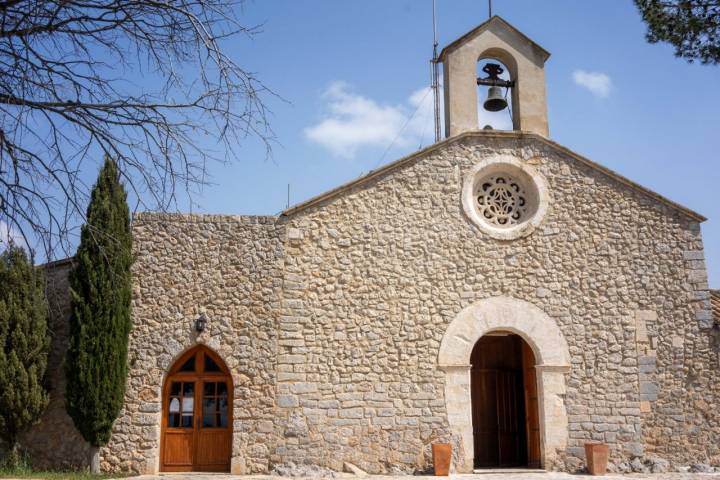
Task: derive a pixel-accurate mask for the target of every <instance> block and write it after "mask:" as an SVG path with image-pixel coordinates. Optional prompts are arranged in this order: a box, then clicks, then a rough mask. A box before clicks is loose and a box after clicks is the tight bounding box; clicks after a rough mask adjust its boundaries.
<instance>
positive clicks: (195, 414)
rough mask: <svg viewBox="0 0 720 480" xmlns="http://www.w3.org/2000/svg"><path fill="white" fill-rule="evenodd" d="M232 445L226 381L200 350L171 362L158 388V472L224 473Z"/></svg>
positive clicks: (213, 359) (222, 369)
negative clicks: (160, 391)
mask: <svg viewBox="0 0 720 480" xmlns="http://www.w3.org/2000/svg"><path fill="white" fill-rule="evenodd" d="M231 446H232V379H231V377H230V374H229V372H228V370H227V367H226V366H225V364H224V363H223V362H222V360H220V358H219V357H218V356H217V355H215V354H214V353H213V352H211V351H210V350H209V349H207V348H206V347H203V346H198V347H195V348H193V349H192V350H190V351H188V352H187V353H185V354H184V355H183V356H182V357H180V359H179V360H178V361H177V362H175V365H174V366H173V367H172V369H171V370H170V373H169V375H168V377H167V380H166V381H165V386H164V388H163V419H162V439H161V445H160V449H161V452H162V454H161V464H162V466H161V470H162V471H165V472H190V471H194V472H228V471H230V454H231Z"/></svg>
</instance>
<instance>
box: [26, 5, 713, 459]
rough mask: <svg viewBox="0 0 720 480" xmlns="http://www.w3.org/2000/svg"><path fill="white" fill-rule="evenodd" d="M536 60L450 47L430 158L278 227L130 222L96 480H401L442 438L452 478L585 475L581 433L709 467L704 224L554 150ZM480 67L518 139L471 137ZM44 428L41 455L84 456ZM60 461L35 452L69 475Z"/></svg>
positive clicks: (515, 51) (514, 41) (276, 219)
mask: <svg viewBox="0 0 720 480" xmlns="http://www.w3.org/2000/svg"><path fill="white" fill-rule="evenodd" d="M548 56H549V54H548V53H547V52H545V51H544V50H543V49H542V48H540V47H539V46H538V45H536V44H535V43H534V42H532V41H531V40H529V39H528V38H527V37H525V36H524V35H523V34H521V33H520V32H518V31H517V30H516V29H515V28H513V27H512V26H510V25H509V24H508V23H506V22H505V21H504V20H502V19H500V18H498V17H493V18H492V19H490V20H489V21H487V22H485V23H483V24H482V25H480V26H479V27H477V28H476V29H474V30H473V31H471V32H469V33H468V34H466V35H465V36H463V37H461V38H460V39H459V40H457V41H456V42H454V43H452V44H451V45H449V46H448V47H447V48H445V50H443V53H442V55H441V60H442V61H443V64H444V72H445V74H444V78H445V105H446V112H445V115H446V119H445V120H446V121H445V125H446V136H447V138H446V139H445V140H443V141H441V142H439V143H436V144H434V145H432V146H430V147H428V148H425V149H423V150H421V151H418V152H416V153H413V154H411V155H409V156H407V157H405V158H402V159H400V160H398V161H396V162H394V163H391V164H389V165H387V166H385V167H383V168H381V169H379V170H376V171H373V172H371V173H369V174H367V175H365V176H364V177H362V178H359V179H357V180H355V181H353V182H351V183H349V184H346V185H343V186H341V187H339V188H337V189H335V190H332V191H330V192H327V193H325V194H322V195H320V196H318V197H315V198H313V199H310V200H308V201H306V202H304V203H302V204H300V205H297V206H295V207H292V208H290V209H288V210H286V211H284V212H282V213H281V214H280V215H278V216H265V217H258V216H224V215H175V214H156V213H143V214H139V215H137V216H136V217H135V218H134V220H133V230H134V235H135V249H136V255H137V261H136V263H135V266H134V298H133V322H134V327H133V330H132V333H131V338H130V353H129V359H128V361H129V365H130V375H129V378H128V384H127V394H126V403H125V407H124V410H123V412H122V414H121V416H120V418H119V419H118V420H117V422H116V423H115V427H114V431H115V433H114V434H113V436H112V439H111V441H110V443H109V445H107V446H106V447H104V448H103V449H102V450H101V464H102V467H103V468H104V469H106V470H110V471H133V472H141V473H153V472H158V471H173V470H228V471H231V472H233V473H257V472H267V471H269V470H271V469H272V468H273V466H274V465H277V464H283V463H288V462H296V463H307V464H313V465H319V466H323V467H327V468H331V469H334V470H342V469H343V468H344V464H345V463H352V464H354V465H357V466H358V467H360V468H361V469H363V470H366V471H368V472H371V473H382V472H407V473H412V472H416V471H422V470H426V469H428V468H429V467H430V465H431V460H430V446H431V444H432V443H434V442H441V441H442V442H450V443H451V444H452V446H453V457H454V458H453V468H454V469H455V470H456V471H458V472H468V471H472V470H473V469H474V468H477V467H483V466H500V467H502V466H510V465H513V466H530V467H540V468H545V469H556V470H567V471H575V470H577V469H579V468H580V467H581V465H582V464H583V462H584V452H583V445H584V443H586V442H588V441H600V442H605V443H607V444H609V445H610V451H611V454H610V460H611V463H612V466H613V467H614V468H616V469H622V468H624V466H623V465H624V464H625V463H627V462H630V461H631V460H632V459H634V458H641V459H642V458H649V457H659V458H663V459H665V460H667V461H669V462H671V464H673V465H675V466H680V465H689V464H693V463H711V464H717V463H720V415H719V414H718V404H719V403H720V369H719V364H718V336H717V332H718V330H720V327H718V326H717V325H715V323H714V319H713V314H712V310H711V302H710V291H709V289H708V284H707V275H706V271H705V262H704V254H703V244H702V237H701V231H700V224H701V223H702V222H703V221H704V220H705V219H704V218H703V217H702V216H701V215H699V214H697V213H695V212H693V211H690V210H688V209H687V208H684V207H682V206H680V205H677V204H675V203H673V202H672V201H670V200H667V199H665V198H663V197H661V196H660V195H658V194H656V193H653V192H651V191H649V190H647V189H645V188H643V187H642V186H640V185H638V184H636V183H634V182H632V181H630V180H628V179H625V178H623V177H621V176H620V175H618V174H616V173H614V172H612V171H610V170H608V169H606V168H604V167H602V166H600V165H598V164H596V163H593V162H592V161H590V160H588V159H586V158H584V157H582V156H580V155H578V154H576V153H574V152H572V151H571V150H569V149H567V148H565V147H563V146H561V145H558V144H557V143H555V142H553V141H552V140H550V139H549V138H548V125H547V114H546V103H545V83H544V63H545V61H546V60H547V58H548ZM483 58H495V59H498V60H500V61H502V62H503V63H504V64H505V65H506V66H507V68H508V70H509V72H510V75H511V78H512V79H514V80H515V82H516V83H515V87H514V88H513V89H512V94H513V96H512V99H513V102H512V106H513V119H514V130H513V131H495V130H480V129H479V128H478V121H477V85H476V76H477V75H476V68H477V62H478V59H483ZM66 266H67V265H66V264H65V266H63V265H60V266H58V269H61V270H62V268H65V270H62V271H63V272H65V271H66ZM57 276H58V277H62V275H60V274H58V275H57ZM56 285H61V282H60V280H58V281H57V283H56ZM58 288H61V287H58ZM63 301H65V300H63V299H61V300H59V301H58V302H59V303H60V304H61V306H62V302H63ZM63 315H66V311H65V312H64V313H61V314H60V315H59V318H61V320H60V322H61V323H62V318H64V317H63ZM199 319H200V320H201V321H204V322H206V325H205V327H204V329H202V328H198V327H199V325H198V320H199ZM201 323H202V322H201ZM200 327H202V325H200ZM198 330H202V331H198ZM56 349H60V350H58V352H59V353H58V352H55V353H54V355H57V356H61V353H62V346H59V347H57V346H56ZM56 390H57V391H58V392H61V391H62V387H61V386H60V387H57V388H56ZM61 401H62V400H57V399H54V400H53V402H56V403H57V402H61ZM58 405H61V403H59V404H58ZM51 407H52V405H51ZM50 412H51V414H52V417H53V419H50V420H48V422H47V423H43V424H41V425H40V426H38V427H37V429H36V431H34V432H30V434H29V435H30V436H31V437H32V436H33V435H37V432H38V431H41V430H42V429H45V431H47V429H48V428H54V429H55V431H56V432H66V433H62V435H63V436H64V437H65V438H78V436H77V434H76V433H73V432H72V431H71V430H72V425H71V423H69V420H67V419H64V420H63V419H60V417H61V416H62V413H61V411H60V409H59V408H55V410H53V409H52V408H51V410H50ZM52 412H54V413H52ZM49 415H50V414H49ZM63 422H64V423H63ZM47 425H50V426H51V427H47ZM72 435H74V437H72ZM68 443H69V444H70V445H65V446H62V447H58V448H57V449H55V447H54V446H51V445H44V446H41V447H39V448H38V449H39V450H42V452H38V457H41V458H43V459H44V461H46V463H48V464H53V463H59V462H60V458H57V457H61V458H62V459H63V460H64V461H66V462H69V463H73V462H82V459H84V456H85V455H86V451H85V450H84V449H85V446H84V445H83V443H82V442H80V441H77V442H68Z"/></svg>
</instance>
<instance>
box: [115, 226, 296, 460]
mask: <svg viewBox="0 0 720 480" xmlns="http://www.w3.org/2000/svg"><path fill="white" fill-rule="evenodd" d="M274 222H275V218H274V217H234V216H219V215H163V214H140V215H137V216H136V217H135V218H134V220H133V233H134V249H135V252H136V255H137V259H136V262H135V264H134V266H133V275H134V285H133V305H132V308H133V329H132V332H131V334H130V349H129V358H128V361H129V364H130V374H129V378H128V385H127V393H126V399H125V406H124V409H123V411H122V413H121V415H120V418H119V419H118V420H117V422H116V423H115V426H114V432H113V435H112V439H111V441H110V444H109V445H108V446H107V447H105V448H103V449H102V450H101V458H102V459H101V467H102V468H103V469H104V470H110V471H120V470H122V471H133V472H138V473H143V472H155V471H157V468H158V466H159V458H158V456H159V446H160V445H159V444H160V409H161V390H162V385H163V380H164V376H165V373H166V372H167V370H168V369H169V368H170V366H171V365H172V364H173V362H174V361H175V360H176V359H177V358H178V357H179V356H180V355H181V354H182V353H183V352H184V351H186V350H187V349H188V348H190V347H192V346H194V345H196V344H197V343H203V344H206V345H208V346H209V347H210V348H212V349H213V350H215V351H216V352H217V353H218V354H219V355H220V356H221V357H222V358H223V359H224V360H225V362H226V364H227V366H228V368H229V369H230V371H231V372H232V376H233V383H234V388H235V392H234V402H233V429H234V434H233V448H232V470H233V473H255V472H265V471H267V470H268V468H269V456H270V450H271V449H272V448H274V445H275V444H276V438H275V437H274V430H273V420H274V383H275V361H276V360H275V358H276V351H275V348H276V347H275V345H276V339H275V322H276V318H275V313H274V312H276V311H277V310H278V309H279V301H280V296H279V289H280V287H281V278H280V277H279V273H280V269H279V268H278V267H279V263H278V262H280V260H281V254H282V245H281V243H280V241H279V238H280V235H279V233H278V227H277V226H276V225H275V224H274ZM201 313H205V314H206V316H207V318H208V326H207V328H206V330H205V331H204V332H202V333H201V334H198V333H197V332H195V329H194V321H195V319H196V318H197V317H198V316H199V315H200V314H201Z"/></svg>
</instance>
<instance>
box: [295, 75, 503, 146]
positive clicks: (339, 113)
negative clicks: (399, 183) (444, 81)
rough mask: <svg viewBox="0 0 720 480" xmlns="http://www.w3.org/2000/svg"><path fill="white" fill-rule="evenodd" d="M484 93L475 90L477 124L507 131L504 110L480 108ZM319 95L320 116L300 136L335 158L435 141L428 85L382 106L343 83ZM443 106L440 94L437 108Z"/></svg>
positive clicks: (332, 86) (336, 83)
mask: <svg viewBox="0 0 720 480" xmlns="http://www.w3.org/2000/svg"><path fill="white" fill-rule="evenodd" d="M440 91H441V92H442V85H440ZM485 94H486V92H485V91H484V90H483V89H481V90H479V95H478V112H479V118H478V128H482V127H484V126H485V125H492V126H493V128H495V129H498V130H512V120H511V119H510V115H509V113H508V111H507V110H503V111H501V112H488V111H486V110H485V109H483V108H482V103H483V101H484V100H485V96H484V95H485ZM321 98H322V100H323V101H324V102H325V109H326V113H325V116H324V118H322V119H321V120H320V121H319V122H318V123H316V124H315V125H311V126H310V127H308V128H306V129H305V131H304V133H305V137H306V138H307V139H308V140H310V141H311V142H314V143H316V144H318V145H320V146H322V147H324V148H326V149H328V150H329V151H330V152H331V153H332V154H333V155H335V156H337V157H341V158H347V159H351V158H354V157H355V156H356V154H357V152H358V151H359V150H360V149H361V148H371V147H375V148H379V149H382V150H385V149H387V148H388V147H389V146H390V145H391V144H392V146H393V147H397V148H400V149H402V148H405V149H406V150H407V148H408V147H413V148H419V147H422V146H426V145H429V144H431V143H433V141H434V127H433V117H434V115H433V113H434V112H433V110H434V109H433V96H432V90H431V89H430V87H423V88H420V89H418V90H416V91H414V92H412V93H411V94H410V96H409V97H408V99H407V100H406V101H405V103H403V104H400V105H383V104H381V103H379V102H377V101H375V100H373V99H371V98H367V97H364V96H362V95H360V94H358V93H355V92H353V91H352V89H351V88H350V86H349V85H348V84H347V83H345V82H333V83H332V84H331V85H330V86H329V87H328V89H327V90H325V92H324V93H323V94H322V97H321ZM443 110H444V108H443V95H442V93H441V95H440V111H441V112H442V111H443ZM413 113H414V115H413ZM411 116H412V117H411ZM440 117H441V118H440V123H441V125H440V131H441V132H443V133H442V134H443V135H444V132H445V130H444V129H443V126H442V123H443V114H442V113H441V114H440ZM393 142H394V143H393Z"/></svg>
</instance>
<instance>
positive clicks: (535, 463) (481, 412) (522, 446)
mask: <svg viewBox="0 0 720 480" xmlns="http://www.w3.org/2000/svg"><path fill="white" fill-rule="evenodd" d="M471 364H472V368H471V399H472V421H473V439H474V447H475V459H474V461H475V468H507V467H529V468H540V428H539V418H538V397H537V385H536V379H535V367H534V365H535V359H534V355H533V353H532V350H531V349H530V347H529V345H528V344H527V343H525V341H523V339H522V338H520V337H519V336H517V335H514V334H510V333H502V332H501V333H496V334H493V335H488V336H485V337H482V338H481V339H480V340H479V341H478V342H477V344H476V345H475V347H474V349H473V353H472V356H471Z"/></svg>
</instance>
